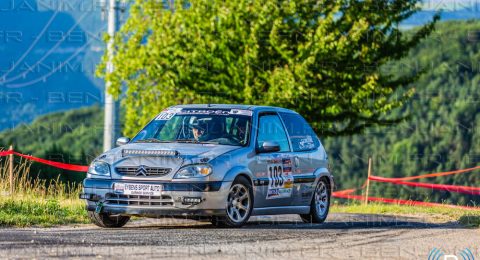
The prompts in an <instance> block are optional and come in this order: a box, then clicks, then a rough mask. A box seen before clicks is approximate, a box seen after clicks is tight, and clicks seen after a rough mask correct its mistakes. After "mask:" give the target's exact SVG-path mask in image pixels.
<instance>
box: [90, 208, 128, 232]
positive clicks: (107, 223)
mask: <svg viewBox="0 0 480 260" xmlns="http://www.w3.org/2000/svg"><path fill="white" fill-rule="evenodd" d="M88 217H89V218H90V220H91V221H92V223H93V224H95V225H97V226H99V227H103V228H119V227H123V226H125V224H127V222H128V221H129V220H130V217H128V216H111V215H109V214H106V213H96V212H95V211H89V212H88Z"/></svg>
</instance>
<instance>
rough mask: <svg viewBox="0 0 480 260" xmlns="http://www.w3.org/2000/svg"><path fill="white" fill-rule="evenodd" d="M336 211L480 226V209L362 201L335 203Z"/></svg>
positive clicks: (332, 210)
mask: <svg viewBox="0 0 480 260" xmlns="http://www.w3.org/2000/svg"><path fill="white" fill-rule="evenodd" d="M331 212H334V213H353V214H380V215H395V216H409V217H420V218H423V219H426V220H428V221H431V222H437V223H440V222H443V223H445V222H458V223H460V224H462V225H464V226H467V227H477V228H478V227H480V210H479V211H474V210H464V209H454V208H443V207H420V206H408V205H396V204H382V203H372V202H370V203H369V204H368V205H364V204H362V203H351V204H334V205H333V206H332V208H331Z"/></svg>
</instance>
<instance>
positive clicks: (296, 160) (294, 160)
mask: <svg viewBox="0 0 480 260" xmlns="http://www.w3.org/2000/svg"><path fill="white" fill-rule="evenodd" d="M293 164H294V165H295V167H298V166H299V165H300V159H298V156H295V157H293Z"/></svg>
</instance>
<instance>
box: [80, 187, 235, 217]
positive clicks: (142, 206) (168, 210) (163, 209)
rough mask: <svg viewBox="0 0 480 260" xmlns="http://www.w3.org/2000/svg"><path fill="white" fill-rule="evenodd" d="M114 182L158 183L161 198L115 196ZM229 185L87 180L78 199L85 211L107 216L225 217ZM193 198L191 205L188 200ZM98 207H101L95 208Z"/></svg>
mask: <svg viewBox="0 0 480 260" xmlns="http://www.w3.org/2000/svg"><path fill="white" fill-rule="evenodd" d="M114 183H142V184H162V185H163V188H162V192H161V196H138V195H122V194H116V193H115V192H114V190H113V185H114ZM231 184H232V183H231V182H189V183H185V182H165V181H133V180H110V179H91V178H87V179H85V180H84V182H83V187H84V188H83V193H82V194H81V198H83V199H85V200H86V203H87V210H89V211H95V210H101V212H104V213H109V214H119V215H131V216H145V217H160V216H179V217H180V216H181V217H188V216H191V217H194V216H199V217H201V216H219V215H225V214H226V201H227V196H228V191H229V189H230V186H231ZM189 199H195V200H196V201H195V202H191V201H188V200H189ZM98 205H102V206H101V207H100V209H99V206H98Z"/></svg>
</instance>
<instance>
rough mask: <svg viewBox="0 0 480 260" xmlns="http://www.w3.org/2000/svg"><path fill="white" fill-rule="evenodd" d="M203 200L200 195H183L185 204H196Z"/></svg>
mask: <svg viewBox="0 0 480 260" xmlns="http://www.w3.org/2000/svg"><path fill="white" fill-rule="evenodd" d="M200 202H202V198H200V197H183V199H182V204H184V205H196V204H199V203H200Z"/></svg>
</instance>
